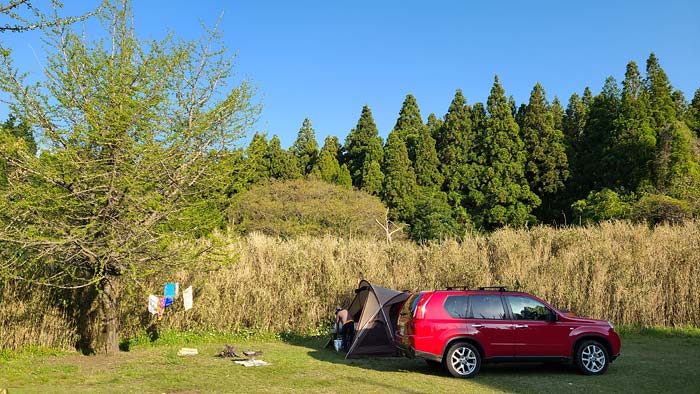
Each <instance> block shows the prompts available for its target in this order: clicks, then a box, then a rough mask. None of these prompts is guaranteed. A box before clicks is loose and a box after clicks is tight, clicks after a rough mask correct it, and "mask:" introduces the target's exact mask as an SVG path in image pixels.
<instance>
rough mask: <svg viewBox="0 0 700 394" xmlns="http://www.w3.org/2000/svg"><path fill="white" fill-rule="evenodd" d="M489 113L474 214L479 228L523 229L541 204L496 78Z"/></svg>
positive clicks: (514, 124) (490, 96) (517, 130)
mask: <svg viewBox="0 0 700 394" xmlns="http://www.w3.org/2000/svg"><path fill="white" fill-rule="evenodd" d="M486 109H487V110H488V117H487V118H486V129H485V135H484V141H483V146H482V149H483V155H484V159H485V167H484V169H483V171H482V173H481V174H480V176H479V177H480V185H479V190H477V191H475V192H476V193H478V196H477V197H476V198H474V201H478V202H479V205H478V206H477V207H476V208H477V209H476V211H475V212H474V215H473V216H474V218H475V221H476V222H477V224H480V225H481V226H483V227H485V228H488V229H492V228H496V227H499V226H504V225H507V224H510V225H514V226H523V225H525V224H527V223H528V222H530V221H531V220H532V218H531V214H530V213H531V212H532V210H533V209H534V208H536V207H537V206H538V205H539V204H540V199H539V198H538V197H537V195H535V194H534V193H533V192H532V191H531V190H530V187H529V186H528V184H527V180H526V179H525V174H524V172H525V161H526V152H525V146H524V144H523V142H522V140H521V139H520V136H519V129H518V124H517V123H516V122H515V119H514V118H513V112H512V109H511V106H510V105H509V103H508V100H507V99H506V96H505V92H504V90H503V88H502V87H501V84H500V83H499V81H498V77H495V79H494V84H493V88H492V89H491V94H490V95H489V98H488V101H487V106H486Z"/></svg>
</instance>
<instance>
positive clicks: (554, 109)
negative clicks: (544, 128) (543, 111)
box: [549, 96, 564, 131]
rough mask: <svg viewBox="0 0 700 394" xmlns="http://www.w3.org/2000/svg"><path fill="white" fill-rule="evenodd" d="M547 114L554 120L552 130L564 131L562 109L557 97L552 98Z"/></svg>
mask: <svg viewBox="0 0 700 394" xmlns="http://www.w3.org/2000/svg"><path fill="white" fill-rule="evenodd" d="M549 112H550V113H551V114H552V117H553V118H554V129H555V130H562V131H564V107H562V106H561V102H560V101H559V97H557V96H554V100H552V105H550V106H549Z"/></svg>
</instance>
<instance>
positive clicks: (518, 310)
mask: <svg viewBox="0 0 700 394" xmlns="http://www.w3.org/2000/svg"><path fill="white" fill-rule="evenodd" d="M506 300H508V304H510V309H511V310H512V311H513V318H514V319H515V320H547V318H548V317H549V316H550V315H551V314H552V311H550V310H549V308H547V307H546V306H545V305H544V304H543V303H541V302H539V301H537V300H533V299H532V298H530V297H519V296H507V297H506Z"/></svg>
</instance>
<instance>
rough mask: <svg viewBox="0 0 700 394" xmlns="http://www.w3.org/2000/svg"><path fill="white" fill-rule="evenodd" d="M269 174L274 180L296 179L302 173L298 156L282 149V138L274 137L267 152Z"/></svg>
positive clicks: (266, 159)
mask: <svg viewBox="0 0 700 394" xmlns="http://www.w3.org/2000/svg"><path fill="white" fill-rule="evenodd" d="M265 162H266V164H267V166H268V168H267V173H268V174H269V176H270V177H272V178H274V179H296V178H300V177H301V171H300V169H299V164H298V162H297V158H296V156H294V155H293V154H292V153H291V152H288V151H286V150H284V149H283V148H282V144H281V142H280V138H279V137H278V136H277V135H273V136H272V139H271V140H270V143H269V144H268V145H267V149H266V150H265Z"/></svg>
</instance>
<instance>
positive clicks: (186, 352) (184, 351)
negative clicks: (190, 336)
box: [177, 347, 199, 356]
mask: <svg viewBox="0 0 700 394" xmlns="http://www.w3.org/2000/svg"><path fill="white" fill-rule="evenodd" d="M198 354H199V352H198V351H197V349H195V348H192V347H183V348H181V349H180V350H178V351H177V355H178V356H196V355H198Z"/></svg>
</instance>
